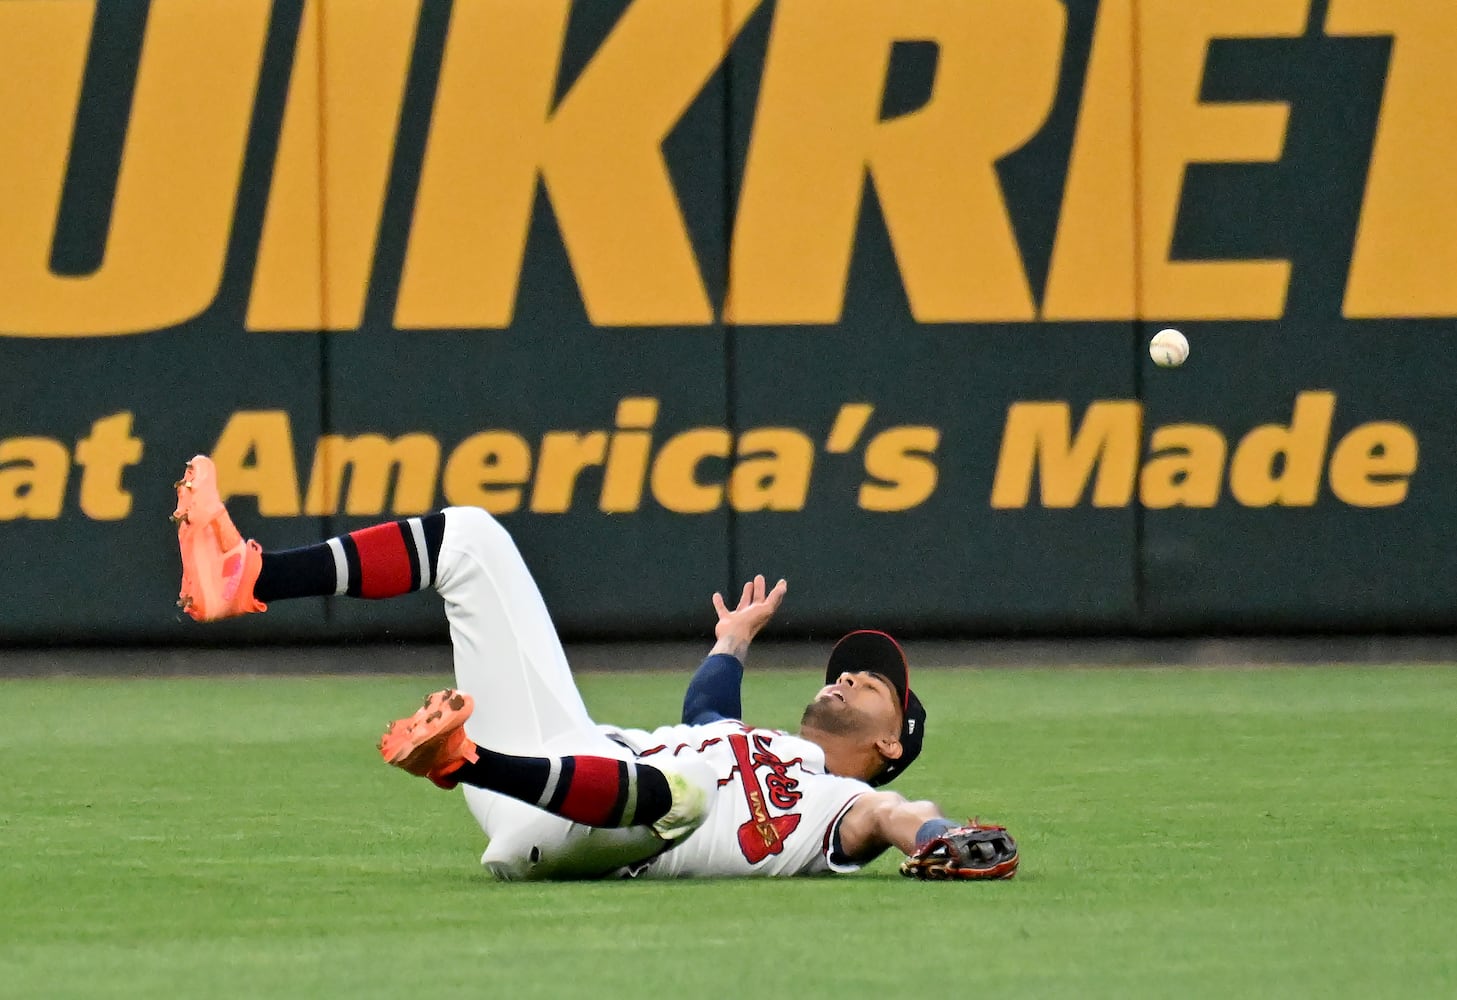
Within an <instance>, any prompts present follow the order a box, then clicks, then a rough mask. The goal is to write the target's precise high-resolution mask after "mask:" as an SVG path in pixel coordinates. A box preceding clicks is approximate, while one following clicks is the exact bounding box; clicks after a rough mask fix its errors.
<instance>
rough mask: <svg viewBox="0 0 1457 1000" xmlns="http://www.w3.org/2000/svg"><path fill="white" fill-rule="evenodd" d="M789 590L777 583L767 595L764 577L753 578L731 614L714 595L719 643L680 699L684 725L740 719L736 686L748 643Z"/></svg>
mask: <svg viewBox="0 0 1457 1000" xmlns="http://www.w3.org/2000/svg"><path fill="white" fill-rule="evenodd" d="M788 589H789V585H788V584H786V583H785V582H784V581H783V580H780V581H779V582H778V583H777V584H775V585H774V589H773V590H771V591H769V592H767V593H766V592H765V582H764V578H763V577H762V576H756V577H754V579H753V580H751V581H749V582H748V583H746V584H744V592H743V594H742V596H740V598H739V603H738V606H737V607H736V608H734V609H733V610H732V611H730V610H729V609H728V606H727V605H726V604H724V600H723V595H722V594H714V595H713V607H714V610H715V611H716V612H717V613H718V625H717V626H716V627H715V630H714V631H715V634H716V635H717V636H718V642H716V643H715V644H714V646H713V649H712V650H710V651H709V654H708V658H707V659H705V660H704V661H703V662H702V663H701V664H699V666H698V669H697V670H696V671H694V673H693V679H692V680H690V681H689V682H688V691H687V693H686V694H685V695H684V696H683V722H684V723H686V724H688V725H690V726H701V725H706V724H707V723H710V722H717V721H718V720H720V719H740V718H742V717H743V708H742V707H741V702H740V699H739V687H740V685H741V684H742V682H743V679H744V662H743V661H744V657H745V656H746V655H747V654H748V651H749V643H750V642H752V641H753V639H754V636H756V635H758V633H759V630H760V629H762V628H763V627H764V625H765V624H766V623H767V622H768V621H769V619H770V618H771V617H773V615H774V612H775V611H777V610H778V609H779V605H780V604H781V603H783V601H784V594H785V592H786V591H787V590H788Z"/></svg>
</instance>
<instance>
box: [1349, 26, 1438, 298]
mask: <svg viewBox="0 0 1457 1000" xmlns="http://www.w3.org/2000/svg"><path fill="white" fill-rule="evenodd" d="M1326 31H1327V33H1329V34H1332V35H1391V36H1394V38H1393V42H1392V46H1391V64H1390V67H1389V69H1388V70H1387V75H1386V94H1385V96H1384V97H1383V98H1382V102H1381V118H1380V120H1379V122H1378V123H1377V126H1376V142H1375V146H1374V147H1373V148H1372V150H1371V164H1370V168H1369V170H1368V171H1367V174H1366V195H1365V198H1364V199H1363V201H1362V203H1361V222H1360V225H1359V227H1358V228H1357V230H1356V245H1355V248H1354V249H1353V251H1352V253H1351V272H1350V278H1349V281H1348V282H1347V285H1346V298H1345V303H1344V306H1343V312H1344V314H1345V315H1346V316H1350V317H1360V318H1367V317H1380V316H1453V315H1457V283H1454V282H1453V281H1452V275H1453V274H1454V273H1457V202H1454V200H1453V198H1452V195H1451V191H1452V164H1453V162H1454V161H1457V123H1454V122H1453V121H1452V119H1451V116H1450V115H1445V114H1433V107H1432V97H1433V95H1437V94H1452V93H1457V61H1454V60H1453V59H1452V53H1451V46H1450V45H1449V44H1448V43H1449V42H1450V40H1451V38H1452V37H1453V33H1454V32H1457V10H1454V9H1453V8H1452V7H1451V5H1449V4H1441V3H1431V2H1430V0H1331V5H1330V13H1329V14H1328V15H1327V17H1326Z"/></svg>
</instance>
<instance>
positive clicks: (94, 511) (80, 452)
mask: <svg viewBox="0 0 1457 1000" xmlns="http://www.w3.org/2000/svg"><path fill="white" fill-rule="evenodd" d="M141 460H142V442H141V440H140V439H139V438H135V437H132V415H131V414H130V413H116V414H113V415H111V416H109V417H103V418H101V419H100V420H98V421H96V422H95V423H93V424H92V425H91V433H90V434H89V435H87V436H86V437H84V438H82V439H81V440H79V441H77V442H76V464H77V465H79V466H81V510H82V512H84V513H85V515H86V516H87V517H89V518H91V519H92V520H93V521H120V520H121V519H122V518H124V517H126V516H127V515H128V514H130V513H131V512H132V495H131V494H130V493H128V492H127V491H126V490H125V489H123V488H122V485H121V477H122V473H123V472H125V471H126V467H127V466H129V465H136V464H137V463H138V462H140V461H141Z"/></svg>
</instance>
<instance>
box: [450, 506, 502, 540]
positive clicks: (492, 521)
mask: <svg viewBox="0 0 1457 1000" xmlns="http://www.w3.org/2000/svg"><path fill="white" fill-rule="evenodd" d="M445 526H446V529H447V530H448V531H450V532H451V533H452V534H455V535H456V536H458V537H459V538H462V539H471V540H472V541H476V540H479V541H482V542H485V543H486V544H492V543H494V544H500V543H501V542H503V541H504V542H506V543H508V544H514V543H512V542H511V535H510V533H509V532H507V531H506V529H505V527H503V526H502V524H501V522H500V521H498V520H496V518H495V517H494V516H492V514H491V513H490V512H489V511H486V510H482V509H481V508H480V507H446V508H445Z"/></svg>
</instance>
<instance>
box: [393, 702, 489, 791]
mask: <svg viewBox="0 0 1457 1000" xmlns="http://www.w3.org/2000/svg"><path fill="white" fill-rule="evenodd" d="M475 707H476V703H475V699H473V698H472V697H471V696H470V695H468V694H466V693H465V692H463V691H455V690H452V689H450V688H446V689H445V690H444V691H436V692H435V693H434V694H432V695H431V696H430V697H428V698H426V699H425V704H424V705H422V706H421V707H420V709H419V711H417V712H416V713H415V714H414V715H411V716H409V717H408V718H404V719H396V720H395V721H394V722H392V723H390V727H389V729H388V730H386V731H385V734H384V736H383V737H381V738H380V741H379V755H380V756H381V757H383V758H384V759H385V763H387V764H392V765H394V766H395V767H398V768H400V769H401V770H405V771H408V772H410V773H411V774H413V775H415V776H416V777H420V778H429V779H430V780H431V781H433V782H435V784H437V785H439V786H440V787H441V788H454V787H455V786H456V785H457V784H458V783H459V782H456V781H454V780H453V779H452V778H451V777H450V776H451V775H452V774H454V773H455V772H456V771H458V770H460V768H461V766H462V765H464V764H465V763H467V762H471V763H474V762H475V761H478V760H480V753H479V751H478V750H477V748H476V745H475V744H474V743H473V742H471V739H470V737H469V736H467V735H466V734H465V720H466V719H469V718H470V714H471V712H472V711H473V710H474V709H475Z"/></svg>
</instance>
